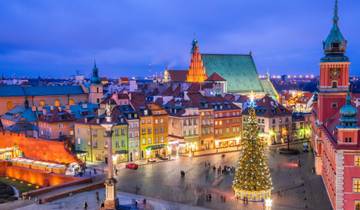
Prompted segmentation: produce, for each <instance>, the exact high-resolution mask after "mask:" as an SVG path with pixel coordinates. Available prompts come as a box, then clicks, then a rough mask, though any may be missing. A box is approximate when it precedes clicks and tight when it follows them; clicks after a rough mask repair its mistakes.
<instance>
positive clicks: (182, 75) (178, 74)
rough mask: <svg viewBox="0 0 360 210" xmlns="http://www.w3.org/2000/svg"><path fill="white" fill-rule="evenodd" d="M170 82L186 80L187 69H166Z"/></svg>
mask: <svg viewBox="0 0 360 210" xmlns="http://www.w3.org/2000/svg"><path fill="white" fill-rule="evenodd" d="M167 71H168V73H169V75H170V80H171V81H172V82H186V78H187V73H188V71H187V70H167Z"/></svg>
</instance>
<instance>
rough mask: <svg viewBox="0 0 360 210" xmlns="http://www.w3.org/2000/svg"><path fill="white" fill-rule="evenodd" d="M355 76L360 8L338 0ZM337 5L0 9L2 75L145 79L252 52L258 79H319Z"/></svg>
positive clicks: (258, 1) (359, 71) (194, 1)
mask: <svg viewBox="0 0 360 210" xmlns="http://www.w3.org/2000/svg"><path fill="white" fill-rule="evenodd" d="M339 6H340V8H339V10H340V11H339V13H340V27H341V30H342V32H343V34H344V36H345V37H346V38H347V40H348V52H347V54H348V56H349V57H350V59H351V62H352V66H351V74H356V75H360V27H359V23H358V21H359V20H360V12H359V11H360V1H359V0H346V1H345V0H339ZM333 7H334V0H291V1H289V0H272V1H270V0H106V1H103V0H76V1H74V0H56V1H55V0H26V1H23V0H9V1H5V0H4V1H0V73H4V74H5V75H6V76H14V75H15V76H39V75H41V76H56V77H65V76H70V75H73V74H75V72H76V71H79V72H80V73H83V74H85V75H89V74H90V72H91V68H92V65H93V60H94V58H96V61H97V64H98V67H99V69H100V74H102V75H107V76H111V77H118V76H130V75H138V76H143V75H149V74H155V73H156V72H161V71H163V69H164V67H165V66H169V67H170V68H178V69H183V68H187V67H188V65H189V64H188V63H189V59H190V48H191V41H192V39H193V38H194V37H196V38H197V39H198V40H199V44H200V51H201V52H203V53H240V54H243V53H248V52H249V51H252V53H253V55H254V59H255V62H256V65H257V68H258V71H259V72H260V73H264V72H266V71H269V72H270V73H274V74H283V73H295V74H299V73H314V74H318V65H319V59H320V57H321V56H322V48H321V47H322V43H321V42H322V40H324V39H325V38H326V36H327V34H328V32H329V31H330V28H331V24H332V22H331V18H332V14H333Z"/></svg>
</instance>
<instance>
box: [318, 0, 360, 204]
mask: <svg viewBox="0 0 360 210" xmlns="http://www.w3.org/2000/svg"><path fill="white" fill-rule="evenodd" d="M338 22H339V16H338V3H337V1H336V5H335V10H334V17H333V26H332V29H331V31H330V34H329V35H328V37H327V38H326V40H325V41H324V42H323V50H324V54H325V56H324V57H323V58H322V59H321V60H320V85H319V93H318V96H317V97H315V100H314V103H313V114H312V118H313V119H312V122H313V123H312V127H313V137H312V146H313V148H314V153H315V169H316V173H317V174H319V175H321V176H322V179H323V181H324V184H325V187H326V190H327V193H328V196H329V198H330V201H331V205H332V207H333V208H334V209H337V210H338V209H339V210H340V209H345V210H348V209H356V210H357V209H360V142H359V140H360V139H359V131H360V127H359V121H358V119H359V115H358V113H359V112H358V109H357V108H355V106H353V104H352V101H351V94H350V92H349V91H350V90H349V66H350V61H349V58H348V57H347V56H346V55H345V52H346V48H347V41H346V39H345V38H344V36H343V35H342V33H341V31H340V28H339V23H338Z"/></svg>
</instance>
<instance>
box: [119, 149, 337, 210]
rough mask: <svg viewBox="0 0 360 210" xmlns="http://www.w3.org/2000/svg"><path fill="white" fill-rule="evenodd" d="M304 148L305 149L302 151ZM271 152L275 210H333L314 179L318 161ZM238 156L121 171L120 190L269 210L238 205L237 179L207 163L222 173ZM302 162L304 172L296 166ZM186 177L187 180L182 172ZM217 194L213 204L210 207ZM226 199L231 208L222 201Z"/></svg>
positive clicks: (255, 205) (182, 159) (203, 204)
mask: <svg viewBox="0 0 360 210" xmlns="http://www.w3.org/2000/svg"><path fill="white" fill-rule="evenodd" d="M297 147H299V148H301V145H297ZM276 149H277V147H271V149H270V150H269V151H268V152H267V153H268V157H269V164H270V169H271V174H272V181H273V194H272V199H273V208H272V209H275V210H298V209H312V210H326V209H331V206H330V202H329V200H328V198H327V194H326V190H325V187H324V185H323V183H322V180H321V177H320V176H317V175H314V174H313V173H312V167H313V163H314V159H313V156H312V154H311V153H301V154H299V155H296V156H284V155H280V154H278V153H277V152H276ZM238 158H239V153H238V152H233V153H226V155H225V157H224V158H222V157H221V155H220V154H218V155H209V156H202V157H194V158H188V157H180V158H179V159H178V160H175V161H169V162H163V163H159V164H150V165H143V166H140V167H139V169H138V170H130V169H122V170H120V171H119V173H118V176H117V180H118V190H120V191H125V192H130V193H138V194H141V195H146V196H149V197H154V198H158V199H163V200H168V201H172V202H179V203H184V204H187V205H192V206H201V207H206V208H209V209H251V210H253V209H254V210H256V209H264V206H263V203H260V202H259V203H251V204H249V205H247V206H244V205H243V204H242V201H238V200H235V199H234V197H233V192H232V188H231V185H232V180H233V174H228V175H221V174H217V172H216V171H215V172H214V171H213V170H212V168H206V167H205V161H209V162H210V163H211V166H213V165H215V166H216V167H219V166H220V165H221V166H224V165H227V166H236V163H237V161H238ZM298 160H300V162H301V167H297V165H296V163H297V161H298ZM181 170H183V171H185V173H186V175H185V178H184V179H182V178H181V177H180V171H181ZM208 193H211V194H212V197H213V199H212V201H211V202H207V201H205V195H206V194H208ZM220 195H224V196H226V202H225V203H223V202H221V201H220Z"/></svg>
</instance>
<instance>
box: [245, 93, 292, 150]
mask: <svg viewBox="0 0 360 210" xmlns="http://www.w3.org/2000/svg"><path fill="white" fill-rule="evenodd" d="M255 104H256V106H255V112H256V118H257V120H258V123H259V135H260V136H261V137H263V138H265V140H266V142H267V143H268V144H269V145H271V144H279V143H285V142H287V141H288V140H290V141H291V140H292V128H293V127H292V112H291V111H289V110H288V109H286V108H285V107H284V106H283V105H281V104H280V103H278V102H277V101H276V100H275V99H274V98H272V97H270V96H269V95H265V96H264V97H262V98H260V99H258V100H255ZM243 115H244V117H243V120H244V121H246V118H247V117H248V116H249V113H248V108H247V107H245V109H244V111H243Z"/></svg>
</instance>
